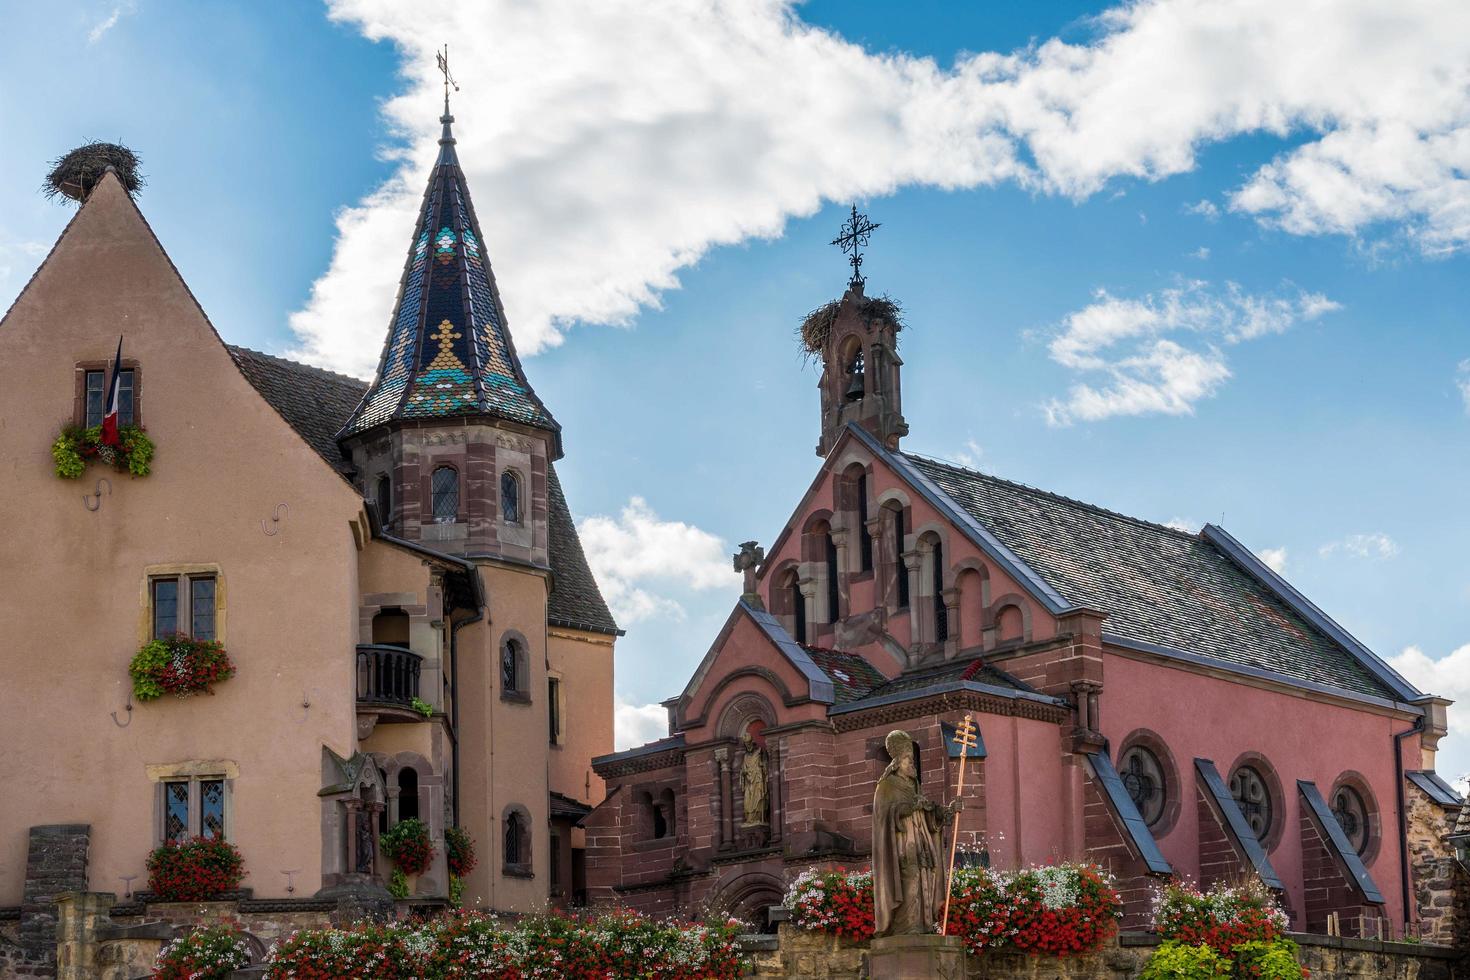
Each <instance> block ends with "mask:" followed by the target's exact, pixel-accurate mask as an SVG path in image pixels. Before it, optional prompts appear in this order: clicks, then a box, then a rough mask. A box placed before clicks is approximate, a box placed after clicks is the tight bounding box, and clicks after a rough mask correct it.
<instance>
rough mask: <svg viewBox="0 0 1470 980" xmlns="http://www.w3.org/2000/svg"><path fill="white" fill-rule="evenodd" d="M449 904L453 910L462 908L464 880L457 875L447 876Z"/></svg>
mask: <svg viewBox="0 0 1470 980" xmlns="http://www.w3.org/2000/svg"><path fill="white" fill-rule="evenodd" d="M449 904H450V905H452V906H454V907H455V908H462V907H463V906H464V879H463V878H461V877H460V876H459V875H457V874H451V875H450V876H449Z"/></svg>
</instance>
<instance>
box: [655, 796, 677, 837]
mask: <svg viewBox="0 0 1470 980" xmlns="http://www.w3.org/2000/svg"><path fill="white" fill-rule="evenodd" d="M658 808H659V809H660V810H661V811H663V815H664V833H663V836H665V837H673V836H674V791H673V790H671V789H666V790H664V791H663V792H662V793H660V794H658Z"/></svg>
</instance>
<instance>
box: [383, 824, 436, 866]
mask: <svg viewBox="0 0 1470 980" xmlns="http://www.w3.org/2000/svg"><path fill="white" fill-rule="evenodd" d="M379 843H380V844H381V846H382V848H383V854H384V856H385V857H387V858H388V860H390V861H392V862H393V863H394V865H396V866H397V867H398V870H400V871H402V872H403V873H404V874H406V875H421V874H423V873H424V872H425V871H428V870H429V865H430V864H431V863H433V861H434V844H433V842H432V841H430V840H429V828H428V827H427V826H425V825H424V822H423V821H422V820H419V819H418V818H417V817H410V818H409V819H407V820H400V821H398V822H397V823H396V824H394V825H393V826H392V827H390V828H388V832H387V833H386V834H384V835H383V836H382V837H381V838H379Z"/></svg>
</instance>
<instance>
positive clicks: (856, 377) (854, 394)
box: [846, 371, 863, 402]
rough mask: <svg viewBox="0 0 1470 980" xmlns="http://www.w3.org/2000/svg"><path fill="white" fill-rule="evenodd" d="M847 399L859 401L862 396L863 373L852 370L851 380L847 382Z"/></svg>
mask: <svg viewBox="0 0 1470 980" xmlns="http://www.w3.org/2000/svg"><path fill="white" fill-rule="evenodd" d="M846 397H847V400H848V401H850V402H855V401H860V400H861V399H862V397H863V373H862V372H861V371H854V372H853V373H852V380H851V381H849V382H848V383H847V395H846Z"/></svg>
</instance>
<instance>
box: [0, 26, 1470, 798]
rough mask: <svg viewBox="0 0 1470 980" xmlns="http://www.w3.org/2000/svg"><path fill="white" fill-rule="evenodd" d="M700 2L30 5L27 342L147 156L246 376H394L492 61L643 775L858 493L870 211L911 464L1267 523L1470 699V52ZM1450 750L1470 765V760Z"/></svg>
mask: <svg viewBox="0 0 1470 980" xmlns="http://www.w3.org/2000/svg"><path fill="white" fill-rule="evenodd" d="M658 6H659V5H657V4H632V3H629V4H627V5H623V4H618V3H609V4H605V5H599V6H598V8H597V9H598V11H599V12H598V14H597V15H596V16H595V17H594V16H587V15H585V8H583V11H581V12H579V11H578V10H577V9H575V8H574V7H570V6H566V5H561V4H553V3H548V4H544V5H524V4H506V5H497V4H485V5H480V4H468V5H458V6H457V7H456V9H455V10H454V11H452V12H448V13H444V14H442V15H440V14H436V15H434V17H427V18H426V17H423V16H417V17H416V18H407V17H404V16H403V15H401V14H399V13H398V12H397V11H395V9H394V5H392V4H387V3H380V0H342V2H340V3H336V4H334V5H333V6H332V7H331V8H330V9H328V8H318V7H315V6H312V5H308V4H271V5H249V6H247V5H238V6H236V5H227V4H223V3H199V4H184V3H179V2H174V3H163V2H150V0H139V2H137V3H131V4H129V3H123V4H116V3H111V2H108V3H95V4H75V5H62V6H60V7H56V8H52V9H47V10H44V11H43V10H41V9H39V8H38V7H36V6H35V5H22V4H19V3H15V4H7V5H6V6H5V10H4V13H3V19H4V25H5V28H6V29H5V30H3V31H0V304H8V303H9V301H10V299H12V298H13V296H14V295H15V293H16V292H17V291H18V290H19V289H20V288H21V287H22V286H23V285H24V282H25V279H26V278H27V277H28V276H29V274H30V272H31V271H32V269H33V268H34V266H35V264H36V263H37V262H39V260H40V257H41V255H42V254H44V249H45V248H46V247H49V244H50V243H51V241H53V240H54V238H55V236H56V235H57V233H58V232H59V231H60V229H61V227H62V226H63V224H64V223H65V221H66V220H67V218H68V217H69V216H70V213H71V212H70V209H69V208H67V207H64V206H59V205H56V204H52V203H49V202H47V201H45V200H43V199H42V198H41V197H40V195H39V194H38V193H37V192H36V188H37V187H38V186H39V184H40V180H41V177H42V175H43V174H44V173H45V171H46V165H47V162H48V161H49V160H50V159H52V158H54V157H56V156H58V155H60V154H61V153H63V152H65V151H66V150H67V149H70V148H71V147H72V146H74V145H76V144H78V143H80V142H82V141H84V140H86V139H91V138H102V139H114V140H120V141H122V142H125V143H127V144H128V145H130V146H131V147H133V148H134V149H135V150H136V151H138V152H139V153H140V155H141V156H142V157H143V161H144V171H145V173H146V174H147V176H148V180H149V185H148V187H147V188H145V190H144V191H143V193H142V195H141V198H140V203H141V205H142V207H143V209H144V212H145V213H146V214H147V216H148V218H149V220H150V221H151V222H152V224H153V226H154V228H155V230H156V231H157V232H158V234H159V236H160V238H161V239H162V241H163V243H164V245H165V247H166V248H167V249H168V250H169V252H170V254H171V255H172V256H173V258H174V260H175V262H176V263H177V264H178V266H179V268H180V270H181V271H182V272H183V274H184V276H185V278H186V279H187V280H188V282H189V283H190V285H191V286H192V287H193V289H194V291H195V292H196V294H197V295H198V296H199V298H200V300H201V302H202V303H203V305H204V307H205V309H206V310H207V311H208V312H209V314H210V316H211V318H212V319H213V321H214V323H215V325H216V326H217V327H218V329H219V330H220V332H221V333H222V334H223V335H224V336H225V338H226V339H227V340H229V341H230V342H233V343H240V344H245V345H248V346H251V347H255V348H259V349H262V350H266V351H270V352H274V353H291V354H292V355H293V356H298V357H303V358H306V359H310V360H313V361H315V362H317V363H321V364H324V365H327V366H333V367H336V368H338V369H343V370H349V371H354V372H359V373H360V371H361V370H362V365H363V364H364V363H371V362H372V361H374V360H375V359H376V356H377V352H378V349H379V347H380V344H381V341H382V337H383V334H384V332H385V330H386V327H387V322H388V315H389V305H390V304H391V299H392V291H393V288H394V287H395V286H396V283H397V277H398V274H399V271H400V268H401V265H402V261H403V255H404V252H405V250H406V248H407V245H408V240H409V231H410V225H411V218H405V215H409V214H411V213H412V210H413V209H414V207H416V205H417V197H418V195H419V194H420V193H421V192H422V187H423V182H424V179H425V176H426V173H427V159H428V154H429V153H431V152H432V145H433V137H434V133H435V130H436V120H435V117H436V116H437V113H438V111H439V110H438V105H437V101H436V96H435V93H436V85H435V79H436V78H437V75H436V74H435V73H434V71H433V60H432V57H430V56H429V55H428V51H429V50H430V49H431V47H432V45H433V44H436V43H438V42H439V41H440V40H442V39H445V38H448V39H449V40H450V43H451V58H452V60H453V61H454V62H455V65H456V76H457V77H458V79H459V81H460V82H461V84H462V91H461V93H460V94H459V95H458V96H457V97H456V102H455V113H456V116H457V118H458V122H457V125H456V131H457V134H458V135H459V137H460V152H461V158H462V161H463V163H464V164H465V166H466V168H467V170H468V172H469V175H470V180H471V187H472V190H473V191H474V193H475V203H476V207H477V210H478V212H479V217H480V220H481V223H482V225H483V226H484V228H485V231H486V235H487V239H488V244H489V246H490V254H491V258H492V261H493V262H494V264H495V268H496V270H497V272H498V274H499V276H500V280H501V285H502V288H503V290H504V292H505V295H506V302H507V305H508V307H509V315H510V320H511V324H512V328H513V330H514V331H515V333H516V336H517V339H518V342H519V343H520V345H521V347H522V348H523V351H526V352H528V353H529V356H527V357H526V368H527V371H528V373H529V375H530V377H531V379H532V382H533V384H534V385H535V387H536V388H537V390H538V392H539V393H540V394H541V396H542V397H543V399H544V400H545V401H546V402H547V403H548V405H550V406H551V408H552V410H553V411H554V412H555V413H556V415H557V417H558V418H559V419H560V420H561V422H562V423H563V425H564V426H565V428H566V431H567V436H566V447H567V458H566V460H564V461H563V462H562V463H561V464H560V470H561V473H562V479H563V481H564V483H566V485H567V490H568V494H569V497H570V500H571V503H572V505H573V508H574V510H575V511H576V512H577V514H578V516H579V518H581V519H583V520H584V521H586V522H587V523H586V524H584V530H583V533H584V537H585V538H586V539H587V540H588V544H589V551H590V552H591V553H592V554H593V556H594V559H595V560H596V561H597V562H598V565H599V573H600V575H601V576H602V578H603V581H604V584H605V587H606V588H607V589H608V591H609V592H610V593H612V594H613V597H614V599H615V604H616V605H618V606H619V612H620V615H621V616H622V618H623V620H624V621H625V622H626V625H627V628H628V636H627V637H626V638H625V639H624V640H623V641H622V643H621V645H620V654H619V657H620V660H619V682H618V686H619V694H620V696H621V697H622V698H623V699H624V701H625V702H626V704H627V707H626V709H625V710H624V715H623V717H622V718H621V721H622V722H623V732H624V736H625V737H627V738H632V737H635V736H637V735H646V734H648V733H649V732H650V731H651V729H650V724H651V722H650V719H652V718H654V717H655V716H656V712H654V711H648V710H643V711H642V712H641V713H640V711H639V706H644V705H648V704H650V703H651V702H656V701H658V700H660V699H662V698H664V697H667V696H670V695H672V694H675V693H677V691H678V688H679V686H680V684H681V683H682V681H683V679H684V678H685V677H687V675H688V672H689V670H690V669H691V668H692V666H693V665H694V663H695V662H697V660H698V658H699V657H700V656H701V655H702V654H703V652H704V650H705V648H706V647H707V645H708V643H709V642H710V641H711V639H712V638H713V636H714V634H715V632H716V630H717V629H718V625H719V623H720V622H722V621H723V619H724V616H725V615H726V613H727V612H728V609H729V606H730V603H731V602H732V601H733V599H734V597H735V594H736V592H737V591H738V587H737V585H738V583H737V582H736V581H735V579H734V577H733V575H730V574H728V573H727V568H728V552H729V551H731V550H733V547H734V543H735V542H738V541H741V540H744V539H746V538H752V537H753V538H757V539H759V540H762V541H765V542H769V541H770V540H772V539H773V538H774V536H775V534H776V533H777V532H778V531H779V529H780V527H781V525H782V523H783V522H784V520H785V519H786V517H787V516H788V514H789V511H790V508H791V507H792V506H793V505H794V503H795V501H796V499H797V498H798V496H799V495H800V493H801V491H802V490H803V489H804V488H805V486H806V485H807V483H808V482H809V480H810V478H811V476H812V474H813V472H814V468H815V466H816V464H817V460H816V457H815V456H814V455H813V452H812V446H813V445H814V443H815V440H816V428H817V405H816V392H815V387H814V386H815V381H816V375H815V373H814V369H813V368H812V367H811V366H808V365H805V364H804V363H803V361H802V358H801V357H800V355H799V353H798V351H797V348H796V345H795V342H794V337H793V331H794V328H795V325H796V324H797V322H798V321H799V320H800V318H801V317H802V315H803V314H804V313H805V312H806V311H808V310H810V309H812V308H813V307H815V306H818V305H820V304H821V303H823V302H825V301H826V300H828V299H831V298H834V297H835V296H837V295H838V294H839V293H840V292H841V290H842V287H843V284H844V280H845V274H846V267H845V266H844V265H843V261H842V257H841V256H840V255H839V254H838V253H837V252H836V251H835V250H834V249H832V248H830V247H828V245H827V242H828V241H829V240H830V239H831V238H832V237H833V235H834V234H835V232H836V229H837V226H838V224H839V223H840V221H841V219H842V217H843V214H844V212H845V211H846V208H847V205H848V202H849V201H850V200H853V199H857V200H858V201H859V202H860V204H861V205H862V206H864V207H866V208H867V209H868V210H869V211H870V212H871V214H872V216H873V219H874V220H876V221H880V222H882V225H883V227H882V228H881V229H880V230H879V231H878V232H877V234H876V235H875V236H874V240H873V244H872V247H871V249H870V251H869V253H868V259H867V264H866V265H865V267H864V271H865V272H867V273H868V276H869V292H870V293H871V292H882V293H887V294H889V295H891V296H893V297H894V298H896V299H897V300H899V301H900V302H901V303H902V304H903V306H904V308H905V310H906V314H907V318H908V322H909V325H910V329H909V330H908V331H907V332H906V333H905V334H904V336H903V347H902V353H903V356H904V359H905V369H904V370H905V377H904V382H905V390H904V402H905V411H906V414H907V416H908V419H909V422H910V426H911V435H910V436H909V438H908V439H907V441H906V443H905V446H906V448H909V449H911V450H915V451H918V452H923V453H928V454H932V455H936V456H941V457H944V458H948V459H958V460H960V461H962V462H967V463H971V464H973V465H978V466H979V467H980V468H981V469H984V470H986V471H987V472H993V473H996V474H998V475H1001V476H1005V477H1008V478H1012V479H1016V480H1020V481H1023V482H1027V483H1031V484H1035V485H1038V486H1042V487H1045V488H1047V489H1052V490H1056V491H1058V492H1061V493H1065V494H1068V495H1070V496H1074V497H1079V498H1082V499H1085V500H1088V501H1091V502H1094V503H1098V504H1101V505H1103V506H1107V507H1111V508H1114V509H1117V510H1121V511H1123V512H1126V513H1129V514H1133V515H1136V516H1139V517H1144V518H1149V519H1153V520H1158V521H1179V522H1183V523H1187V524H1190V525H1192V526H1197V525H1198V524H1200V523H1202V522H1205V521H1212V522H1217V523H1223V525H1224V526H1225V527H1226V528H1227V529H1229V530H1230V531H1231V532H1232V533H1234V534H1235V535H1236V536H1237V537H1238V538H1240V539H1241V540H1242V541H1244V542H1245V543H1246V544H1247V545H1249V546H1250V547H1252V548H1253V549H1255V550H1256V551H1257V552H1258V553H1262V554H1263V555H1266V556H1268V557H1269V558H1270V559H1271V560H1272V561H1273V562H1277V563H1280V565H1281V567H1282V568H1283V569H1284V571H1285V574H1286V575H1287V576H1288V578H1290V579H1291V580H1292V581H1293V582H1294V583H1295V584H1297V585H1298V587H1300V588H1301V589H1302V590H1303V591H1304V592H1305V593H1306V594H1307V595H1309V596H1310V597H1312V598H1313V599H1314V601H1316V602H1317V603H1318V604H1319V605H1321V606H1322V607H1323V608H1325V609H1326V610H1327V611H1328V612H1329V613H1331V614H1332V615H1334V616H1335V617H1336V618H1338V620H1339V621H1340V622H1342V623H1343V624H1344V625H1345V626H1346V627H1348V628H1349V629H1350V630H1351V631H1352V632H1354V633H1355V634H1356V635H1358V636H1359V637H1360V638H1361V639H1363V640H1364V641H1365V642H1367V643H1368V644H1369V645H1370V646H1371V647H1373V648H1374V649H1375V650H1377V651H1378V652H1379V653H1380V654H1381V655H1383V656H1384V657H1386V658H1389V659H1392V660H1394V661H1395V662H1396V663H1398V664H1399V665H1400V666H1401V668H1402V669H1404V670H1405V671H1406V672H1408V673H1409V674H1410V675H1411V677H1413V679H1415V680H1416V681H1418V682H1419V683H1420V684H1421V686H1424V687H1426V688H1429V689H1432V690H1435V691H1436V692H1438V693H1443V694H1446V695H1448V696H1456V697H1461V698H1464V699H1466V700H1470V614H1467V613H1470V563H1467V562H1466V561H1465V559H1464V556H1465V555H1466V554H1467V552H1470V522H1467V520H1466V516H1465V507H1464V499H1465V496H1466V488H1467V487H1470V462H1467V460H1470V456H1467V453H1466V449H1467V447H1470V329H1467V326H1466V322H1465V313H1464V310H1465V309H1466V305H1467V304H1466V300H1467V288H1466V285H1467V277H1466V272H1467V267H1466V261H1467V260H1466V256H1465V254H1464V249H1465V246H1466V244H1467V243H1470V219H1466V217H1465V215H1466V214H1470V193H1467V191H1466V189H1465V181H1463V180H1461V179H1460V177H1459V174H1461V173H1464V172H1466V170H1467V168H1470V160H1464V159H1461V158H1460V157H1459V156H1457V155H1456V154H1463V153H1464V152H1465V150H1464V149H1462V148H1459V147H1458V146H1457V144H1456V140H1455V137H1458V138H1459V142H1462V143H1463V142H1466V140H1465V131H1464V130H1463V129H1461V128H1459V127H1462V126H1463V125H1464V123H1463V120H1464V119H1466V118H1470V85H1467V84H1466V82H1467V79H1466V75H1465V72H1464V71H1463V69H1462V68H1459V67H1455V68H1453V69H1446V70H1445V71H1438V69H1439V68H1441V67H1443V65H1453V66H1462V65H1464V64H1466V63H1470V56H1467V53H1466V52H1465V51H1462V50H1459V48H1455V47H1452V45H1461V46H1463V45H1464V44H1465V43H1466V42H1465V40H1464V39H1465V38H1466V37H1467V36H1470V30H1465V29H1461V28H1462V27H1464V26H1466V25H1458V26H1457V25H1455V24H1454V23H1452V22H1451V21H1452V20H1453V18H1456V17H1463V16H1464V11H1463V10H1460V9H1459V8H1458V7H1457V6H1456V5H1453V4H1446V5H1445V7H1444V8H1443V9H1442V10H1439V11H1434V10H1430V9H1427V8H1426V9H1425V10H1424V11H1423V12H1421V13H1420V14H1416V15H1415V17H1416V18H1418V19H1414V18H1411V17H1409V15H1404V17H1403V20H1402V21H1399V22H1393V23H1389V24H1385V23H1384V22H1382V21H1381V19H1380V20H1374V19H1373V18H1372V17H1370V16H1368V14H1369V13H1372V7H1371V5H1369V6H1367V7H1364V8H1362V9H1361V10H1360V9H1359V8H1358V7H1357V6H1356V5H1354V4H1351V3H1346V4H1340V5H1337V6H1335V7H1334V13H1335V15H1334V16H1333V17H1332V18H1322V17H1319V18H1318V19H1317V21H1316V22H1315V23H1313V22H1312V15H1311V11H1310V10H1306V9H1304V10H1303V11H1302V12H1301V16H1300V21H1301V22H1300V23H1297V22H1295V21H1293V20H1292V19H1291V18H1289V17H1286V16H1284V15H1282V16H1277V15H1275V14H1270V13H1269V12H1270V10H1271V5H1269V4H1264V5H1262V4H1255V3H1252V2H1250V0H1240V2H1236V3H1229V4H1215V5H1205V4H1197V3H1193V2H1188V0H1177V2H1175V0H1160V2H1157V3H1148V4H1140V5H1137V6H1135V7H1129V8H1113V7H1109V6H1107V5H1101V4H1045V5H1041V4H1027V3H1020V2H1008V3H987V4H952V3H939V2H931V3H911V4H905V5H903V7H902V14H899V13H898V12H897V11H898V9H899V8H897V7H895V6H894V5H891V4H886V3H879V2H862V3H858V2H851V0H813V2H810V3H806V4H801V5H798V6H795V7H789V8H788V7H785V6H783V5H781V4H778V3H751V4H748V5H743V6H742V8H741V9H740V10H739V11H735V10H732V9H731V8H730V7H726V6H724V5H721V4H718V3H713V2H712V3H711V4H709V6H708V8H701V7H700V6H699V5H695V4H683V5H675V6H674V7H670V8H669V9H663V10H656V8H657V7H658ZM1307 6H1308V5H1306V4H1304V5H1303V7H1304V8H1305V7H1307ZM1263 11H1264V12H1265V13H1263ZM1380 12H1381V11H1380ZM114 14H115V15H116V16H115V17H114ZM1165 15H1168V16H1165ZM1293 16H1295V15H1293ZM1263 17H1265V18H1266V19H1264V20H1263V19H1262V18H1263ZM109 22H110V23H109ZM1166 25H1172V26H1166ZM1171 31H1173V32H1176V33H1173V34H1171V33H1170V32H1171ZM1294 32H1295V33H1294ZM1242 39H1245V40H1242ZM1304 39H1305V40H1304ZM1202 51H1203V52H1207V53H1208V54H1209V55H1210V57H1208V58H1206V57H1202V56H1201V54H1200V52H1202ZM58 65H65V68H64V69H59V68H57V67H56V66H58ZM1282 66H1284V67H1282ZM1288 69H1290V70H1288ZM1437 71H1438V73H1437V74H1436V72H1437ZM1375 73H1376V74H1375ZM1420 75H1422V76H1423V77H1422V78H1421V77H1420ZM1059 107H1060V108H1059ZM609 324H611V325H609ZM1459 717H1460V718H1462V719H1463V718H1466V715H1464V714H1460V716H1459ZM1467 720H1470V719H1467ZM1445 749H1446V756H1445V758H1444V759H1443V760H1442V765H1441V768H1442V770H1443V771H1445V772H1446V773H1447V774H1449V775H1458V774H1460V773H1463V772H1465V771H1467V770H1470V739H1465V738H1464V737H1456V738H1452V739H1450V740H1447V741H1446V743H1445Z"/></svg>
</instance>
